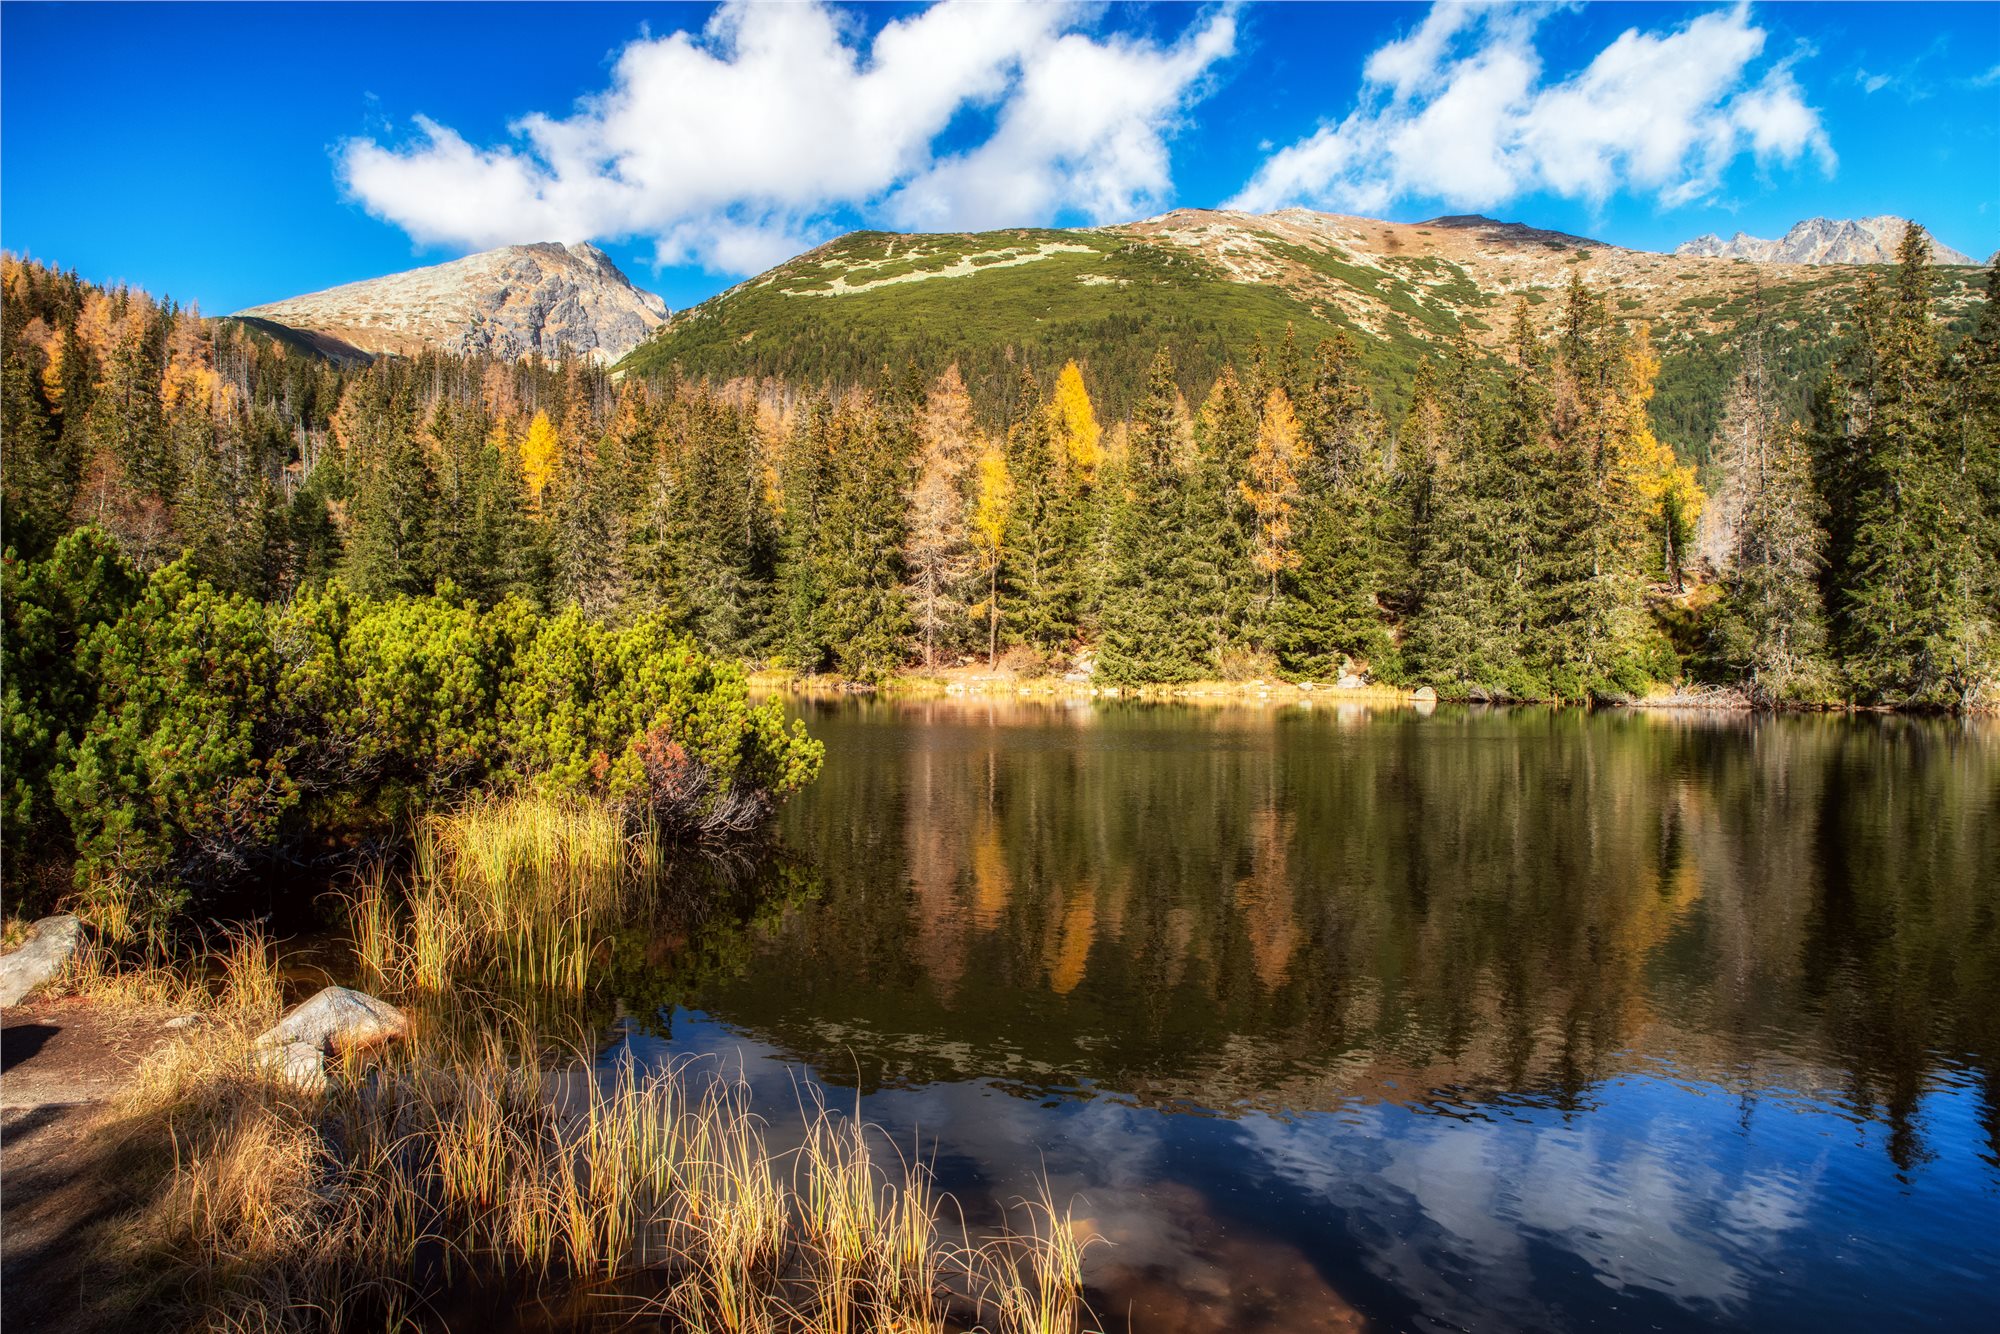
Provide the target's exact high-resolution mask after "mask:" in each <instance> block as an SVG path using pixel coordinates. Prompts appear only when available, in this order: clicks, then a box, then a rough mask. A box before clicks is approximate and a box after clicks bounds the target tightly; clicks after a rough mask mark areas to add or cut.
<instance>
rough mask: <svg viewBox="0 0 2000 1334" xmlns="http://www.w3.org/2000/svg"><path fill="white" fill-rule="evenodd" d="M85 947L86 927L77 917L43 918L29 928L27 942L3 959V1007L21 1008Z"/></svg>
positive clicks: (0, 998)
mask: <svg viewBox="0 0 2000 1334" xmlns="http://www.w3.org/2000/svg"><path fill="white" fill-rule="evenodd" d="M82 946H83V923H82V922H81V921H79V920H77V916H76V914H75V913H62V914H60V915H58V916H55V917H44V918H42V919H41V920H40V921H38V922H36V923H35V924H34V926H32V927H31V928H29V930H28V936H27V939H25V940H23V941H22V942H21V947H20V948H19V949H17V950H14V951H13V952H12V953H10V954H6V955H0V1006H5V1005H19V1004H20V1003H21V1002H22V1001H24V1000H26V999H27V998H28V996H29V994H30V993H31V992H33V991H35V990H36V989H37V988H39V987H41V986H42V985H43V984H45V983H47V982H48V981H50V980H51V979H53V978H54V977H56V976H57V975H58V974H60V973H61V972H62V970H63V969H64V968H65V967H67V966H68V964H69V961H70V960H71V959H73V958H75V957H76V952H77V951H78V950H79V949H81V948H82Z"/></svg>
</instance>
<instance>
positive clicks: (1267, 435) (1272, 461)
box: [1237, 389, 1299, 598]
mask: <svg viewBox="0 0 2000 1334" xmlns="http://www.w3.org/2000/svg"><path fill="white" fill-rule="evenodd" d="M1237 487H1238V488H1239V489H1240V490H1241V491H1242V493H1243V500H1244V502H1245V503H1246V504H1248V505H1249V506H1250V509H1251V510H1252V512H1253V513H1255V514H1256V516H1257V546H1256V549H1255V550H1254V551H1252V552H1251V553H1250V560H1251V563H1252V564H1253V565H1255V566H1256V567H1257V569H1258V571H1259V572H1260V573H1262V574H1263V575H1264V576H1265V577H1266V578H1267V579H1268V581H1269V590H1268V593H1267V595H1266V596H1267V597H1271V598H1275V597H1276V596H1277V594H1278V575H1279V574H1281V573H1282V572H1284V571H1286V570H1292V569H1297V568H1298V564H1299V553H1298V550H1297V549H1296V548H1295V547H1293V545H1292V509H1293V507H1294V506H1295V505H1296V504H1297V503H1298V499H1299V420H1298V417H1297V415H1296V414H1295V413H1293V411H1292V400H1291V399H1290V398H1289V397H1288V396H1287V395H1286V393H1285V391H1284V390H1282V389H1273V390H1272V391H1271V392H1270V393H1269V394H1268V395H1266V396H1265V398H1264V414H1263V417H1262V419H1261V420H1259V422H1258V423H1257V444H1256V447H1255V448H1254V449H1252V450H1251V452H1250V476H1249V477H1247V478H1245V479H1244V480H1242V481H1240V482H1238V483H1237Z"/></svg>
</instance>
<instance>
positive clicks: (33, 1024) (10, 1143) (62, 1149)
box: [0, 999, 172, 1334]
mask: <svg viewBox="0 0 2000 1334" xmlns="http://www.w3.org/2000/svg"><path fill="white" fill-rule="evenodd" d="M171 1017H172V1015H171V1014H170V1013H167V1012H163V1011H160V1012H155V1011H134V1010H130V1009H125V1008H115V1007H111V1006H106V1005H102V1004H94V1003H92V1002H89V1001H84V1000H74V999H65V1000H49V1001H31V1002H30V1003H28V1004H26V1005H20V1006H15V1007H13V1008H11V1009H7V1010H4V1011H0V1322H4V1324H5V1327H6V1329H7V1331H8V1334H40V1332H41V1331H52V1332H54V1334H77V1332H79V1331H85V1330H93V1329H100V1328H104V1327H106V1323H105V1318H104V1314H103V1312H102V1311H101V1310H100V1309H98V1308H97V1307H96V1304H95V1302H94V1301H93V1298H94V1297H96V1296H100V1295H102V1288H103V1286H104V1285H103V1283H102V1279H103V1277H104V1276H103V1275H100V1274H98V1273H97V1272H96V1270H97V1268H98V1266H99V1263H100V1262H99V1260H98V1258H97V1257H99V1256H101V1255H102V1254H103V1252H102V1251H101V1250H100V1249H99V1248H98V1247H97V1246H96V1245H95V1244H93V1243H92V1241H91V1234H92V1233H93V1232H94V1231H95V1230H96V1229H97V1227H98V1226H99V1225H100V1224H103V1223H105V1222H106V1221H108V1220H110V1219H114V1218H116V1217H117V1216H118V1215H119V1214H121V1213H124V1212H125V1211H126V1210H128V1209H130V1208H131V1207H132V1203H133V1200H132V1198H131V1196H129V1195H128V1194H126V1193H125V1192H124V1191H123V1190H121V1189H120V1188H119V1186H118V1182H119V1180H120V1173H119V1171H118V1163H117V1159H118V1157H119V1156H120V1154H121V1152H122V1151H123V1150H122V1149H121V1146H119V1145H118V1144H116V1143H115V1142H113V1141H114V1140H115V1138H116V1137H115V1136H111V1135H108V1134H107V1133H106V1130H107V1126H106V1124H105V1123H106V1121H107V1120H108V1116H107V1112H108V1108H109V1104H110V1103H111V1101H112V1100H113V1099H114V1098H115V1097H116V1095H117V1094H118V1093H119V1091H120V1090H122V1089H123V1088H124V1087H125V1086H126V1085H127V1084H128V1083H129V1082H130V1081H131V1078H132V1073H133V1071H134V1070H135V1069H136V1068H137V1067H138V1064H139V1061H140V1060H141V1058H143V1057H144V1056H145V1054H146V1053H147V1052H148V1051H150V1050H152V1049H153V1048H154V1047H155V1046H157V1045H158V1044H159V1043H161V1042H163V1041H167V1040H169V1039H170V1031H169V1030H168V1029H167V1028H166V1027H165V1025H166V1021H167V1020H168V1019H170V1018H171Z"/></svg>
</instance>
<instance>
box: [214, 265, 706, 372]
mask: <svg viewBox="0 0 2000 1334" xmlns="http://www.w3.org/2000/svg"><path fill="white" fill-rule="evenodd" d="M237 314H238V315H239V317H241V318H244V319H250V320H260V321H265V322H268V323H272V324H279V325H283V326H285V327H286V328H288V329H291V330H294V331H296V332H298V333H300V334H303V335H308V336H317V337H322V338H331V339H336V340H338V341H339V342H341V343H345V344H347V345H348V346H350V347H353V348H357V349H359V350H361V351H363V352H368V353H375V354H379V353H393V354H399V355H406V356H407V355H412V354H414V353H416V352H418V351H421V350H422V349H423V348H425V347H438V348H443V349H445V350H447V351H451V352H483V353H489V354H491V355H494V356H500V357H508V358H514V357H523V356H527V355H528V354H530V353H539V354H541V355H543V356H551V357H552V356H558V355H560V354H562V353H563V352H565V351H568V352H571V353H575V354H577V355H581V356H587V357H592V358H595V359H597V360H600V361H606V362H609V361H616V360H617V359H618V358H619V357H622V356H624V355H625V354H626V353H627V352H629V351H631V350H632V349H633V348H634V347H636V346H638V344H639V342H640V341H641V340H642V339H643V338H645V336H646V335H647V334H648V333H650V332H651V331H652V330H653V329H655V328H657V327H658V326H659V325H661V324H662V323H664V322H665V321H666V318H667V314H668V311H667V303H666V302H664V301H662V300H661V299H660V298H659V297H657V296H655V295H653V294H652V293H651V292H647V291H643V290H641V289H640V288H638V287H635V286H633V285H632V281H631V280H630V279H629V278H627V277H626V276H625V275H624V273H622V272H621V271H620V270H619V268H618V266H617V264H615V263H613V262H612V259H611V257H610V256H609V255H607V254H605V253H604V252H603V251H602V250H599V249H598V248H597V247H596V246H594V245H591V244H590V243H589V242H587V241H576V242H571V243H569V244H564V243H562V242H559V241H538V242H534V243H531V244H526V245H512V246H503V247H501V248H500V249H498V250H488V251H485V252H483V253H481V254H477V255H467V256H466V257H465V258H463V259H455V260H451V261H450V262H448V263H444V264H433V265H430V266H428V267H425V268H420V269H411V270H409V271H408V272H405V273H393V274H389V275H387V276H386V277H382V278H370V279H367V280H365V281H363V282H356V283H346V284H343V285H342V286H339V287H330V288H328V289H326V290H325V291H323V292H313V293H309V294H307V295H305V296H297V297H291V298H289V299H287V300H284V301H274V302H270V303H268V304H266V305H261V306H252V307H250V308H249V309H247V310H243V311H239V312H237Z"/></svg>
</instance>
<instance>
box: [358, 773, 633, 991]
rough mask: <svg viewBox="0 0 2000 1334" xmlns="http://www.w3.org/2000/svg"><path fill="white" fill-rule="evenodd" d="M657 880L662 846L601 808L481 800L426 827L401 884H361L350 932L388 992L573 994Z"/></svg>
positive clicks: (374, 878) (374, 875)
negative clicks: (492, 989)
mask: <svg viewBox="0 0 2000 1334" xmlns="http://www.w3.org/2000/svg"><path fill="white" fill-rule="evenodd" d="M662 871H663V867H662V864H661V854H660V852H659V841H658V840H657V839H656V838H653V837H652V836H651V835H650V833H649V831H647V830H646V829H644V828H643V827H642V828H641V829H639V830H638V831H636V832H634V830H633V829H632V827H631V823H630V821H629V819H628V818H627V817H626V816H625V815H624V814H622V813H620V812H619V811H617V810H615V809H613V808H611V807H609V806H606V805H604V804H602V803H592V802H581V801H565V800H557V799H550V798H541V797H502V798H486V799H481V800H478V801H475V802H473V803H471V804H469V805H467V806H465V807H463V808H461V809H459V810H456V811H449V812H442V813H438V814H434V815H431V816H428V817H426V818H425V820H424V821H423V823H422V824H421V825H419V827H418V828H417V830H416V836H415V839H414V848H413V852H412V856H411V866H410V869H409V871H408V872H407V874H405V875H404V876H402V877H400V879H398V878H396V877H393V876H392V875H391V874H390V873H389V872H388V870H387V869H386V868H385V867H382V866H380V865H378V866H376V867H375V868H373V869H372V870H371V871H370V872H369V873H368V874H366V875H364V876H363V877H362V879H361V883H360V885H359V886H358V887H357V888H356V890H355V891H354V892H353V893H352V894H351V895H350V896H349V900H348V906H349V920H350V922H351V925H352V930H353V933H354V938H355V947H356V952H357V955H358V957H359V958H360V960H361V962H362V964H363V965H364V967H366V968H367V969H368V970H369V971H370V972H372V973H373V974H375V975H376V976H377V977H378V978H380V979H381V980H382V981H383V982H384V983H385V984H387V985H389V986H392V987H398V988H408V989H417V990H423V991H442V990H443V989H445V988H446V987H449V986H451V985H454V984H456V983H465V982H474V981H481V982H502V983H504V984H506V985H508V986H511V987H517V988H523V989H528V990H544V991H561V992H570V993H575V992H580V991H582V990H584V989H585V987H586V986H587V985H588V983H589V974H590V962H591V958H592V956H593V955H594V954H595V953H596V952H597V949H598V946H599V944H600V942H601V941H602V939H603V937H604V933H605V932H606V931H608V930H609V928H610V927H611V926H612V925H614V924H615V923H617V922H619V921H620V920H622V919H623V918H624V916H625V915H626V914H627V913H628V912H629V911H630V910H631V909H632V908H633V906H634V905H635V904H637V903H640V902H643V901H645V900H648V899H650V898H651V897H652V896H654V895H655V894H657V892H658V889H659V886H660V882H661V877H662Z"/></svg>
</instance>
